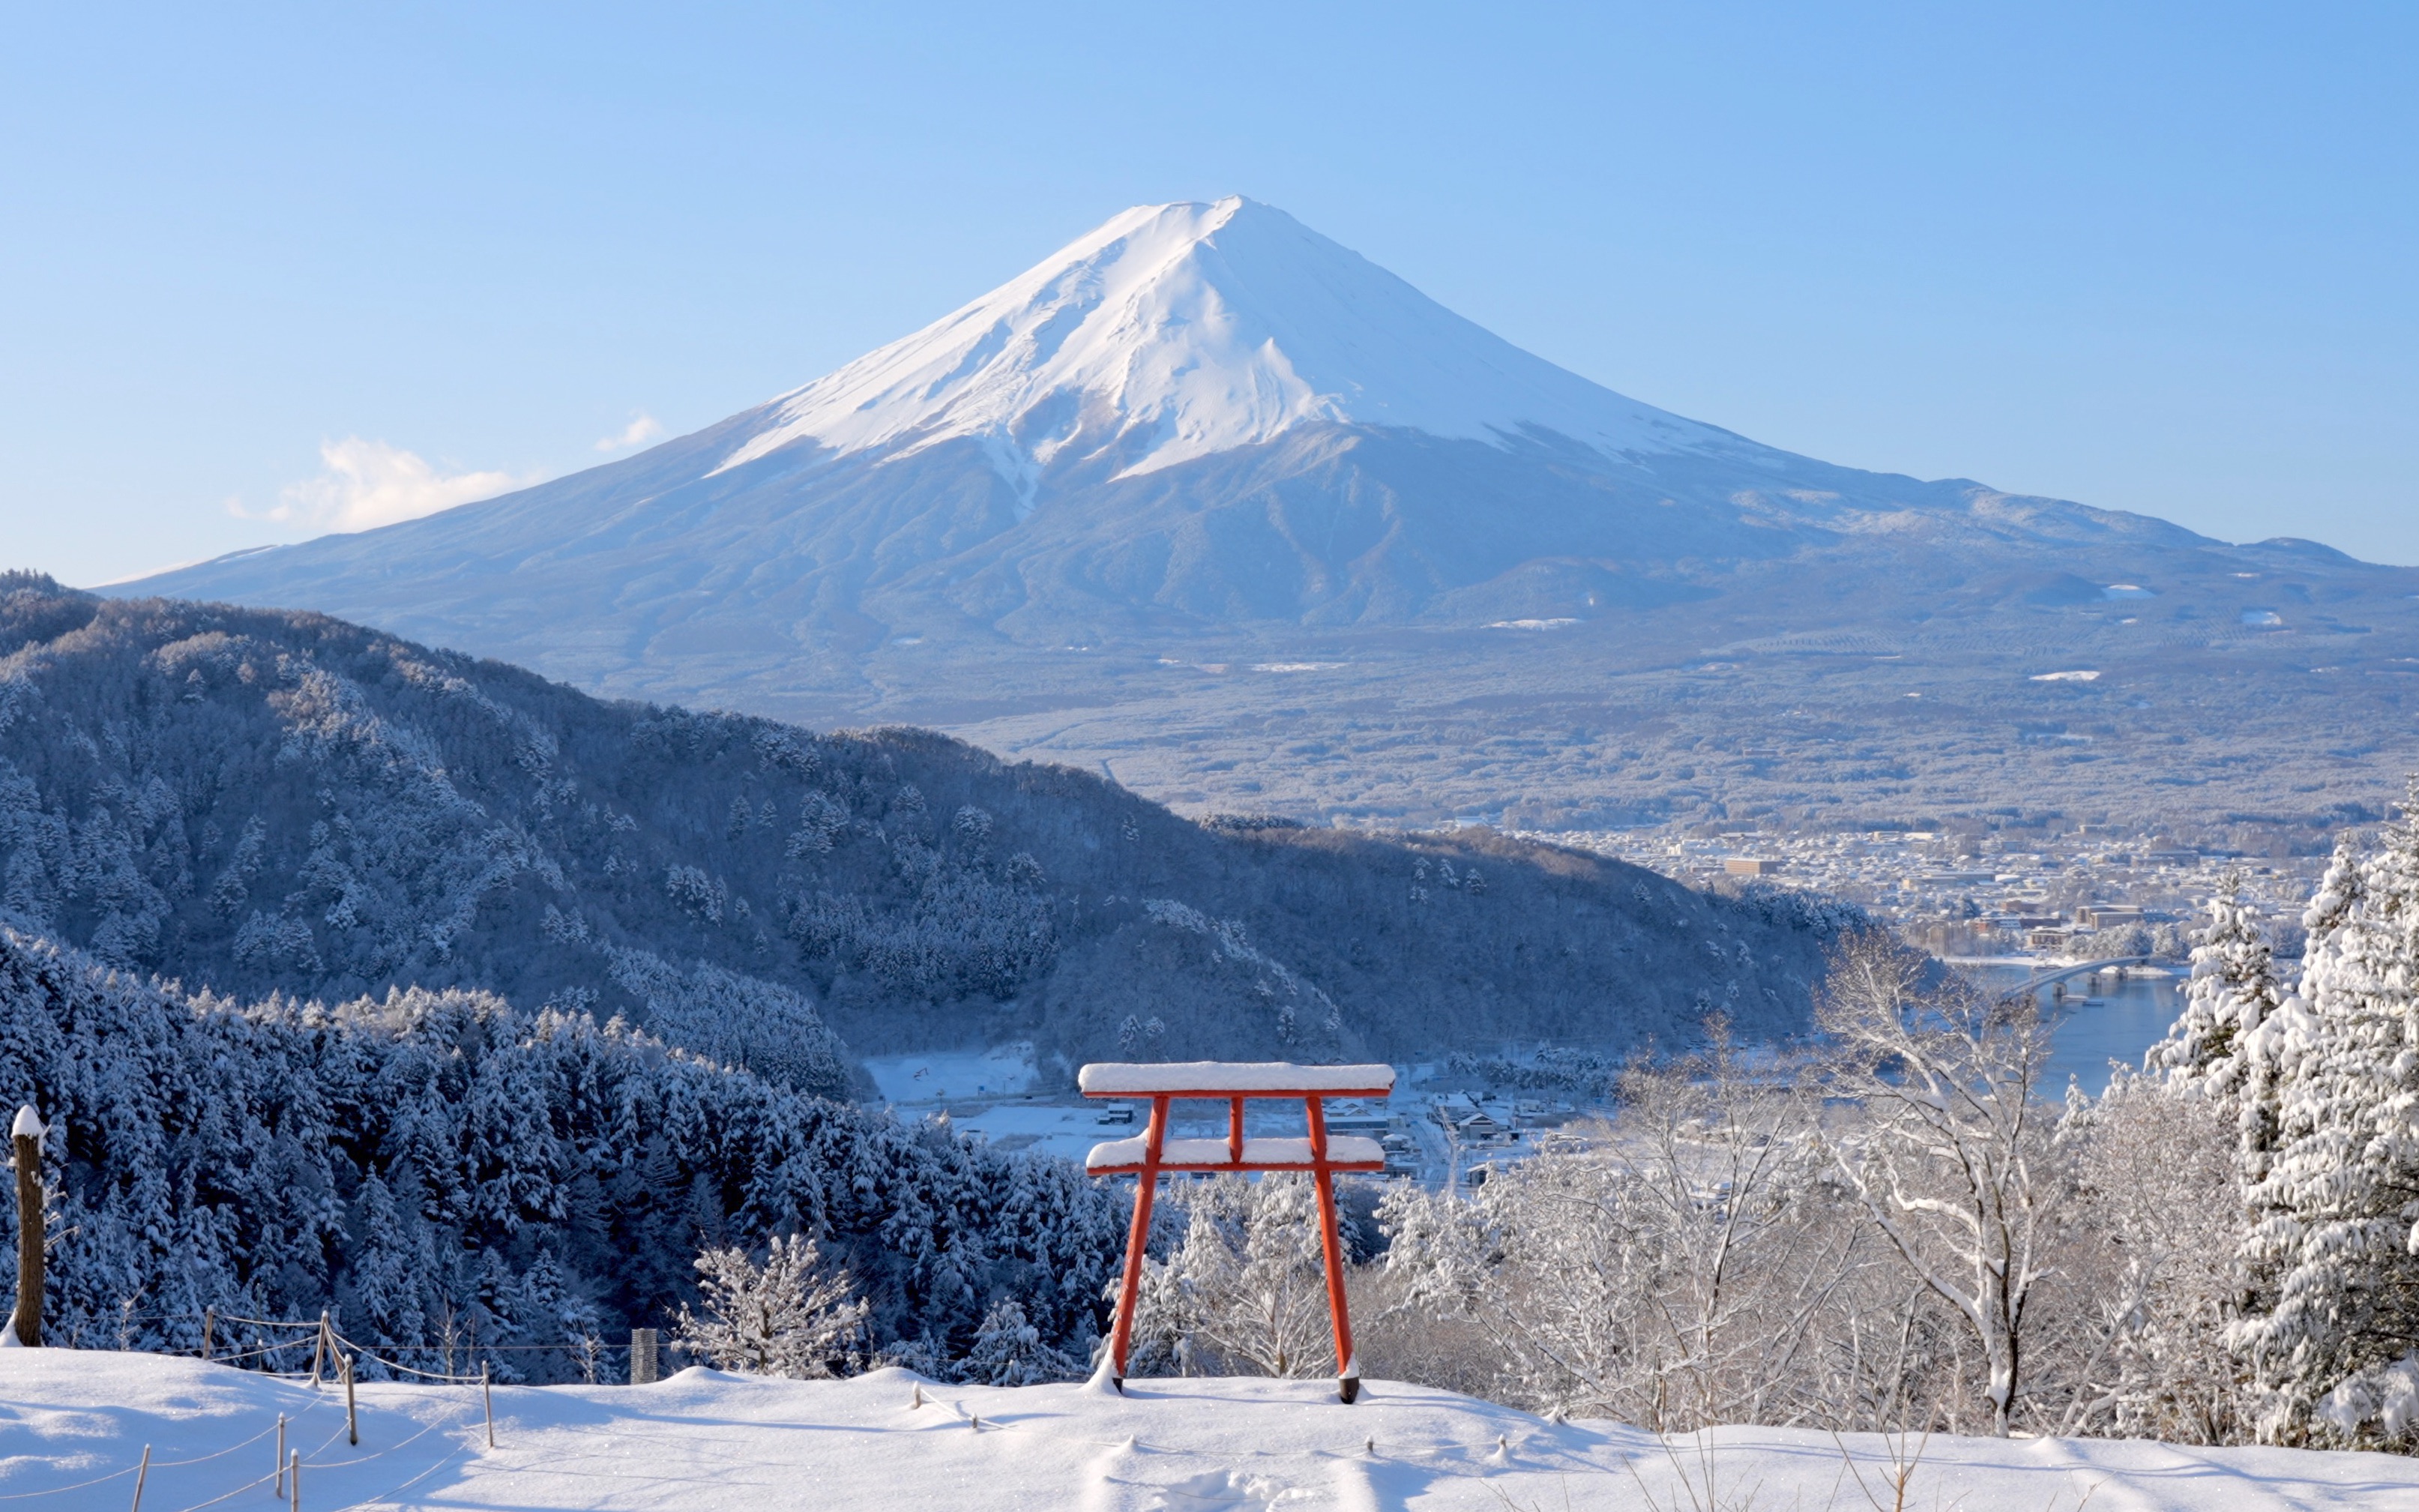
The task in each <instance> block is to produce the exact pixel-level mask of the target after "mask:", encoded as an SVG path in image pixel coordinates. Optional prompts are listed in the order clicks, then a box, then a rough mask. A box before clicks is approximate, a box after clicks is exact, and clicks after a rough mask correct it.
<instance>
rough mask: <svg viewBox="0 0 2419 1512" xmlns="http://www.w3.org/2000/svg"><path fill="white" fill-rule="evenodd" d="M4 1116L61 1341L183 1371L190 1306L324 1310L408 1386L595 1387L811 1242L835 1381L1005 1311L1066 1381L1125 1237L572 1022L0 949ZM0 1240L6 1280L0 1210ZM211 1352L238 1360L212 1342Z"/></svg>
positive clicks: (949, 1338) (1019, 1161)
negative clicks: (638, 1325)
mask: <svg viewBox="0 0 2419 1512" xmlns="http://www.w3.org/2000/svg"><path fill="white" fill-rule="evenodd" d="M0 1101H6V1102H7V1103H8V1104H9V1105H10V1106H12V1107H13V1106H15V1105H17V1104H18V1103H34V1104H37V1105H38V1106H39V1108H40V1109H41V1110H42V1114H43V1116H44V1117H45V1118H46V1119H48V1120H49V1121H50V1124H51V1127H52V1134H51V1135H50V1137H49V1138H48V1139H47V1140H46V1141H45V1144H46V1149H45V1153H44V1163H45V1164H44V1176H45V1179H46V1181H47V1182H48V1184H49V1186H50V1188H51V1193H52V1196H51V1208H52V1216H51V1218H50V1220H49V1227H50V1232H51V1235H52V1252H51V1260H50V1275H51V1286H50V1289H49V1299H48V1311H49V1314H50V1317H49V1321H48V1336H49V1339H50V1341H51V1342H52V1343H54V1344H60V1345H82V1346H84V1347H85V1348H126V1349H138V1350H178V1351H191V1350H199V1349H200V1348H201V1346H202V1327H203V1314H204V1313H205V1311H206V1310H209V1311H215V1313H217V1314H218V1315H219V1316H220V1317H221V1318H225V1317H228V1316H229V1315H234V1316H241V1317H250V1318H266V1319H306V1318H316V1316H317V1315H318V1313H319V1311H320V1309H322V1308H331V1309H333V1311H334V1313H335V1315H336V1317H337V1319H338V1320H339V1324H340V1326H341V1327H342V1328H344V1330H345V1331H346V1333H347V1336H348V1337H351V1338H354V1339H356V1340H358V1341H359V1342H361V1343H362V1344H365V1345H370V1346H373V1347H374V1348H377V1349H379V1350H381V1351H382V1352H384V1353H386V1354H387V1355H389V1356H390V1357H393V1358H397V1359H400V1360H401V1361H403V1362H404V1363H406V1364H409V1365H417V1366H419V1367H422V1368H441V1367H442V1366H443V1365H445V1364H446V1363H447V1362H448V1361H450V1362H451V1363H452V1364H453V1365H455V1367H456V1368H459V1367H461V1366H463V1365H468V1364H469V1363H470V1362H471V1361H473V1360H476V1359H486V1360H490V1361H492V1362H494V1363H495V1364H496V1365H498V1366H499V1368H500V1369H501V1370H502V1371H503V1372H504V1373H505V1374H506V1376H507V1377H508V1378H511V1377H526V1378H530V1379H536V1380H562V1379H565V1378H569V1379H579V1378H580V1377H581V1376H583V1375H586V1374H588V1373H589V1372H590V1371H591V1370H594V1371H597V1372H598V1373H600V1374H602V1375H603V1377H604V1378H605V1379H614V1378H615V1373H616V1372H618V1371H619V1370H620V1369H621V1368H622V1366H621V1364H620V1362H621V1359H622V1356H621V1355H619V1354H618V1353H616V1352H613V1351H612V1349H611V1346H614V1345H618V1344H619V1343H621V1342H623V1341H625V1340H626V1339H627V1338H628V1336H629V1335H628V1333H627V1330H628V1328H629V1326H630V1325H631V1324H632V1323H633V1322H647V1321H669V1320H670V1318H671V1316H672V1315H673V1314H674V1313H675V1312H676V1311H677V1309H678V1308H679V1307H680V1306H681V1305H683V1304H685V1303H686V1302H688V1301H691V1300H693V1299H695V1298H697V1296H698V1295H699V1292H698V1286H697V1282H698V1276H697V1273H696V1270H695V1261H696V1259H697V1258H698V1257H699V1256H700V1255H701V1254H710V1253H713V1252H716V1251H726V1250H731V1249H738V1250H741V1251H743V1252H747V1251H761V1250H762V1249H763V1247H764V1246H765V1245H766V1244H767V1243H768V1242H771V1241H773V1240H776V1239H779V1238H784V1237H787V1236H791V1235H797V1234H811V1235H816V1236H820V1238H821V1241H822V1242H823V1244H824V1246H825V1247H826V1248H827V1249H828V1250H829V1251H830V1252H831V1254H830V1259H831V1260H832V1261H833V1262H835V1264H834V1267H833V1268H835V1269H837V1268H839V1267H840V1266H844V1267H845V1270H846V1273H847V1274H848V1275H849V1276H850V1277H851V1278H852V1280H853V1283H854V1288H853V1289H854V1291H855V1296H854V1298H853V1299H852V1300H853V1301H855V1302H858V1303H862V1304H868V1306H867V1314H866V1317H865V1319H864V1326H863V1329H862V1330H861V1331H860V1332H859V1333H858V1335H857V1336H855V1337H853V1338H851V1339H850V1340H848V1341H847V1343H846V1350H845V1351H844V1352H853V1353H855V1355H856V1356H857V1357H859V1358H860V1359H864V1358H871V1357H873V1356H875V1355H877V1354H880V1353H883V1352H885V1351H887V1352H888V1353H889V1354H890V1355H892V1356H893V1357H898V1358H905V1359H912V1360H916V1361H919V1362H921V1363H923V1364H924V1365H926V1366H927V1367H928V1368H932V1369H934V1370H936V1371H946V1370H947V1369H948V1367H949V1363H950V1362H952V1361H954V1360H957V1359H959V1358H961V1357H963V1356H965V1355H967V1354H970V1353H972V1352H974V1351H976V1350H977V1348H978V1344H979V1342H980V1336H981V1334H982V1328H983V1324H984V1321H985V1319H986V1317H987V1315H989V1314H991V1313H992V1312H993V1311H994V1309H995V1308H996V1307H997V1306H998V1304H1001V1303H1003V1302H1009V1303H1012V1304H1014V1305H1015V1307H1016V1308H1017V1310H1018V1316H1019V1321H1020V1323H1021V1324H1022V1325H1023V1326H1025V1327H1030V1328H1033V1329H1035V1330H1036V1331H1037V1334H1038V1339H1039V1342H1040V1343H1042V1344H1046V1345H1048V1346H1050V1347H1052V1348H1064V1349H1066V1350H1071V1351H1072V1352H1073V1353H1074V1354H1075V1355H1076V1356H1077V1357H1079V1358H1080V1357H1083V1356H1084V1355H1085V1354H1086V1351H1087V1350H1088V1348H1089V1345H1090V1342H1091V1340H1092V1339H1093V1337H1094V1336H1096V1335H1097V1332H1098V1319H1099V1318H1100V1315H1101V1291H1102V1286H1103V1285H1104V1284H1105V1283H1106V1282H1107V1281H1108V1279H1109V1278H1111V1277H1112V1276H1113V1275H1114V1274H1115V1273H1116V1266H1117V1257H1118V1256H1119V1255H1120V1253H1121V1252H1122V1249H1123V1244H1124V1237H1125V1231H1124V1223H1125V1208H1124V1202H1123V1199H1122V1198H1121V1197H1119V1196H1117V1195H1115V1194H1112V1193H1110V1192H1108V1191H1106V1190H1104V1189H1103V1188H1102V1187H1101V1185H1100V1184H1099V1183H1096V1182H1093V1181H1091V1180H1088V1179H1087V1178H1086V1177H1085V1176H1084V1174H1083V1172H1082V1171H1081V1170H1080V1169H1078V1168H1076V1167H1075V1166H1073V1165H1070V1164H1069V1163H1067V1162H1064V1161H1055V1160H1047V1159H1041V1158H1035V1157H1027V1156H1020V1155H1012V1154H1009V1155H1003V1154H997V1153H994V1152H993V1151H992V1150H991V1149H988V1148H987V1147H986V1146H985V1145H983V1144H982V1143H980V1142H979V1141H972V1140H968V1139H966V1138H964V1137H963V1136H960V1135H957V1134H952V1133H951V1132H949V1130H948V1128H947V1127H946V1126H945V1125H943V1124H940V1123H936V1122H925V1123H921V1124H917V1125H913V1126H906V1125H902V1124H901V1123H899V1122H898V1121H896V1120H895V1119H890V1118H887V1117H886V1116H883V1115H880V1114H873V1113H867V1112H864V1111H861V1110H859V1109H856V1108H854V1107H851V1106H848V1105H845V1104H842V1103H833V1102H830V1101H827V1100H824V1099H822V1098H818V1097H814V1096H810V1095H808V1094H806V1093H802V1092H799V1091H796V1090H793V1089H792V1088H787V1087H784V1086H781V1085H778V1084H777V1083H774V1082H769V1081H767V1080H765V1079H764V1078H763V1077H760V1076H757V1075H755V1074H753V1073H751V1072H746V1071H742V1070H737V1069H733V1068H729V1067H724V1066H717V1065H715V1064H713V1063H711V1062H708V1061H706V1060H705V1059H703V1058H701V1057H697V1056H694V1055H691V1054H688V1053H686V1052H681V1051H676V1050H670V1049H667V1048H666V1047H665V1046H664V1045H663V1044H662V1043H661V1042H659V1041H655V1040H653V1039H650V1038H648V1037H647V1036H645V1035H642V1034H639V1033H638V1032H637V1031H634V1030H631V1029H628V1028H626V1027H624V1026H622V1025H620V1024H618V1023H613V1024H604V1025H600V1024H598V1023H597V1022H596V1020H595V1019H594V1017H593V1015H591V1014H588V1013H586V1012H583V1011H569V1010H562V1009H543V1010H539V1011H536V1012H533V1013H523V1012H520V1011H516V1010H515V1009H513V1008H512V1007H511V1006H510V1005H508V1004H506V1003H505V1002H503V1001H502V1000H501V999H500V998H498V997H495V996H493V995H488V994H482V993H466V992H461V991H458V990H446V991H441V992H429V991H424V990H418V989H414V990H411V991H407V992H398V993H395V994H392V995H388V996H386V997H384V998H378V999H370V998H364V999H360V1000H357V1001H354V1002H351V1003H347V1004H345V1005H342V1006H339V1007H333V1008H331V1007H325V1006H321V1005H319V1004H316V1003H312V1004H305V1003H302V1002H298V1001H297V1000H295V999H293V998H286V997H281V998H275V999H272V1000H270V1001H267V1002H262V1003H254V1004H246V1005H238V1004H235V1003H232V1002H229V1001H226V1000H224V999H214V998H209V997H189V996H187V995H183V994H182V993H179V992H177V991H176V990H173V989H166V988H162V987H160V986H158V985H155V984H152V983H149V982H146V981H144V980H140V979H138V978H136V977H134V976H132V975H131V974H127V973H122V972H115V971H112V970H110V969H109V968H107V967H105V966H103V965H101V964H99V963H96V962H94V961H92V960H90V959H89V958H88V957H85V956H84V955H82V954H81V953H80V952H77V951H73V950H69V949H62V948H59V947H56V946H54V945H50V944H48V943H46V942H42V941H39V940H35V939H30V938H28V937H26V936H24V935H22V934H19V933H16V932H15V931H13V930H8V929H6V928H0ZM0 1226H4V1227H5V1228H6V1230H7V1238H6V1243H7V1245H8V1248H9V1249H10V1250H11V1252H13V1248H14V1244H15V1232H14V1229H15V1209H14V1207H13V1205H11V1206H10V1207H9V1208H8V1214H7V1216H6V1219H5V1220H0ZM283 1336H290V1335H270V1337H283ZM214 1342H215V1346H216V1349H217V1351H218V1352H220V1353H222V1354H224V1353H228V1352H232V1351H237V1350H242V1349H245V1348H247V1347H249V1346H250V1345H251V1344H253V1343H254V1342H256V1340H255V1339H254V1337H253V1335H252V1333H251V1331H248V1330H246V1329H244V1328H242V1327H240V1326H239V1325H236V1324H233V1323H225V1322H223V1323H220V1324H219V1325H218V1330H217V1335H216V1339H215V1341H214ZM600 1346H603V1348H601V1349H600ZM297 1358H298V1359H299V1357H297ZM294 1363H296V1360H292V1359H289V1360H287V1361H285V1364H288V1365H292V1364H294ZM473 1368H475V1366H473Z"/></svg>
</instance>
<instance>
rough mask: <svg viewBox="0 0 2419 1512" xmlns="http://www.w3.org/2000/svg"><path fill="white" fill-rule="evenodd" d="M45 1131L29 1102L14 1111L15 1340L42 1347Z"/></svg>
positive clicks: (12, 1139)
mask: <svg viewBox="0 0 2419 1512" xmlns="http://www.w3.org/2000/svg"><path fill="white" fill-rule="evenodd" d="M48 1132H49V1131H48V1130H46V1129H44V1128H43V1127H42V1120H41V1119H40V1117H39V1116H38V1115H37V1114H36V1113H35V1112H34V1109H33V1105H32V1104H31V1103H28V1104H26V1105H25V1106H23V1107H22V1108H19V1109H18V1110H17V1122H16V1124H15V1125H14V1126H13V1127H12V1128H11V1129H10V1130H9V1135H10V1138H9V1143H10V1144H11V1145H13V1146H14V1147H15V1150H16V1156H17V1315H16V1317H15V1318H14V1319H11V1320H10V1323H9V1326H10V1327H11V1328H13V1329H15V1330H16V1332H17V1342H18V1343H20V1344H22V1345H23V1346H24V1347H25V1348H27V1349H29V1350H39V1349H40V1348H41V1347H42V1246H43V1243H44V1242H45V1241H46V1240H47V1238H48V1235H47V1234H45V1233H44V1231H43V1227H42V1135H43V1134H47V1133H48Z"/></svg>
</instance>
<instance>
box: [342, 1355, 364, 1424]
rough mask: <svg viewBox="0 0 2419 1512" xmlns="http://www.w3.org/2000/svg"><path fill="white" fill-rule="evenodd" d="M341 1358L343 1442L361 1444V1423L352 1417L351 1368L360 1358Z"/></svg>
mask: <svg viewBox="0 0 2419 1512" xmlns="http://www.w3.org/2000/svg"><path fill="white" fill-rule="evenodd" d="M342 1358H343V1360H344V1365H345V1442H346V1443H354V1444H358V1443H361V1442H362V1422H361V1419H360V1418H358V1417H355V1416H354V1415H353V1366H354V1365H355V1364H356V1363H357V1362H358V1361H359V1360H360V1359H361V1356H360V1355H357V1354H347V1355H345V1356H343V1357H342Z"/></svg>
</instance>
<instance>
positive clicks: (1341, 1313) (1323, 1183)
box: [1303, 1097, 1361, 1402]
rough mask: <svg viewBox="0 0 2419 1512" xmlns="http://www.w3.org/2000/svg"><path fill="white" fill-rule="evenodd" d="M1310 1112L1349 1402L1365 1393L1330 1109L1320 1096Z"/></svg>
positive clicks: (1322, 1232)
mask: <svg viewBox="0 0 2419 1512" xmlns="http://www.w3.org/2000/svg"><path fill="white" fill-rule="evenodd" d="M1303 1107H1304V1108H1305V1109H1306V1110H1307V1111H1308V1113H1309V1115H1310V1156H1311V1160H1312V1161H1313V1162H1314V1163H1315V1165H1316V1174H1315V1175H1313V1176H1312V1177H1311V1181H1312V1183H1313V1184H1314V1185H1316V1186H1317V1189H1318V1243H1319V1248H1320V1249H1322V1250H1323V1251H1325V1252H1326V1257H1327V1316H1328V1320H1329V1321H1330V1322H1332V1323H1333V1324H1334V1326H1335V1376H1336V1380H1337V1381H1339V1382H1340V1383H1341V1389H1342V1391H1343V1394H1344V1399H1345V1400H1346V1401H1347V1402H1349V1401H1351V1400H1352V1398H1353V1397H1355V1396H1359V1395H1360V1394H1361V1381H1360V1373H1359V1362H1357V1361H1355V1360H1354V1359H1353V1358H1352V1319H1351V1315H1350V1314H1349V1313H1348V1311H1347V1309H1346V1307H1345V1305H1344V1240H1343V1236H1342V1235H1340V1234H1338V1233H1337V1232H1336V1231H1335V1170H1334V1167H1333V1166H1332V1165H1329V1164H1328V1162H1327V1110H1326V1109H1325V1108H1323V1107H1321V1106H1320V1105H1319V1100H1318V1099H1317V1098H1315V1097H1313V1098H1306V1099H1304V1100H1303Z"/></svg>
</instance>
